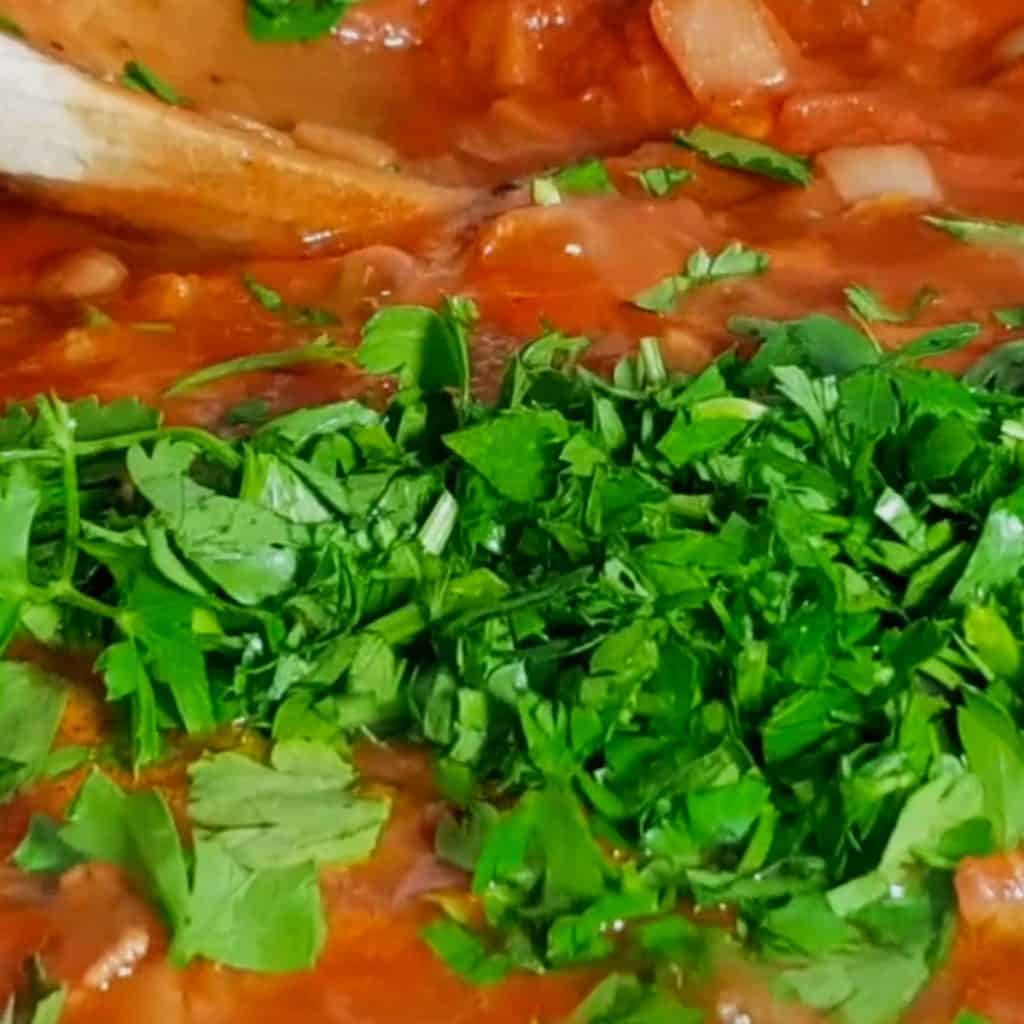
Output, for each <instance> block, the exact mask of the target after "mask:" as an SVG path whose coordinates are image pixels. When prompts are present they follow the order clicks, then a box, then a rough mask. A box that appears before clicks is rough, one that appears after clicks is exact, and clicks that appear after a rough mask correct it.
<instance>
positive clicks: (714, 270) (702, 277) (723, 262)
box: [632, 242, 769, 313]
mask: <svg viewBox="0 0 1024 1024" xmlns="http://www.w3.org/2000/svg"><path fill="white" fill-rule="evenodd" d="M768 265H769V260H768V257H767V256H766V255H765V254H764V253H762V252H758V251H757V250H755V249H747V248H746V247H745V246H744V245H743V244H742V243H741V242H733V243H732V244H731V245H728V246H726V248H724V249H723V250H722V251H721V252H720V253H718V254H717V255H716V256H711V255H710V254H709V253H708V252H707V251H706V250H705V249H698V250H697V251H696V252H695V253H693V255H691V256H690V258H689V260H688V261H687V263H686V267H685V268H684V269H683V271H682V273H680V274H671V275H669V276H668V277H665V278H663V279H662V280H661V281H659V282H658V283H657V284H656V285H654V287H653V288H649V289H647V290H646V291H643V292H640V294H639V295H635V296H634V297H633V299H632V303H633V305H634V306H636V307H637V308H638V309H643V310H646V311H647V312H650V313H674V312H675V311H676V309H677V308H678V306H679V301H680V299H682V297H683V296H684V295H685V294H686V293H687V292H689V291H692V290H693V289H694V288H700V287H702V286H704V285H710V284H716V283H718V282H719V281H726V280H729V279H730V278H735V277H752V276H754V275H757V274H763V273H764V272H765V271H766V270H767V269H768Z"/></svg>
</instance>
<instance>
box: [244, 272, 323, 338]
mask: <svg viewBox="0 0 1024 1024" xmlns="http://www.w3.org/2000/svg"><path fill="white" fill-rule="evenodd" d="M242 283H243V284H244V285H245V288H246V291H248V292H249V294H250V295H251V296H252V297H253V298H254V299H255V300H256V301H257V302H258V303H259V304H260V305H261V306H262V307H263V308H264V309H265V310H267V311H268V312H270V313H277V314H278V315H279V316H282V317H284V319H285V320H287V321H288V322H289V323H291V324H295V325H296V326H297V327H304V326H311V327H331V326H333V325H334V324H337V323H338V318H337V317H336V316H335V315H334V314H333V313H332V312H331V311H330V310H329V309H319V308H317V307H316V306H293V305H292V304H291V303H289V302H285V300H284V299H283V298H282V297H281V295H280V293H279V292H276V291H274V289H273V288H269V287H267V285H265V284H261V283H260V282H259V281H257V280H256V278H255V277H253V276H252V274H243V275H242Z"/></svg>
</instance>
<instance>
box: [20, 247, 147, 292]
mask: <svg viewBox="0 0 1024 1024" xmlns="http://www.w3.org/2000/svg"><path fill="white" fill-rule="evenodd" d="M126 280H128V268H127V267H126V266H125V265H124V264H123V263H122V262H121V261H120V260H119V259H118V258H117V257H116V256H115V255H114V254H113V253H112V252H106V251H105V250H103V249H81V250H79V251H77V252H72V253H68V254H66V255H64V256H61V257H60V258H59V259H57V260H56V261H55V262H54V263H52V264H51V265H50V266H49V268H47V270H46V271H45V272H44V273H43V275H42V276H41V277H40V279H39V282H38V284H37V289H38V292H39V294H40V295H41V296H42V297H44V298H47V299H93V298H97V297H98V296H100V295H109V294H111V293H113V292H116V291H117V290H118V289H119V288H120V287H121V286H122V285H123V284H124V283H125V281H126Z"/></svg>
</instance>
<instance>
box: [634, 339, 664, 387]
mask: <svg viewBox="0 0 1024 1024" xmlns="http://www.w3.org/2000/svg"><path fill="white" fill-rule="evenodd" d="M640 361H641V364H642V365H643V368H644V375H645V377H646V380H647V383H648V384H653V385H655V386H657V387H660V386H661V385H662V384H664V383H665V382H666V381H667V380H668V370H667V369H666V367H665V360H664V358H663V357H662V354H661V345H660V344H659V342H658V339H657V338H641V339H640Z"/></svg>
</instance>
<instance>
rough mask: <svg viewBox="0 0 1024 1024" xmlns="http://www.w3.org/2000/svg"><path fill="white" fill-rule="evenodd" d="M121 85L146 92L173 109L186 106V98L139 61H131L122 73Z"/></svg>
mask: <svg viewBox="0 0 1024 1024" xmlns="http://www.w3.org/2000/svg"><path fill="white" fill-rule="evenodd" d="M121 84H122V85H124V86H127V87H128V88H129V89H135V90H136V91H137V92H146V93H149V95H150V96H155V97H156V98H157V99H158V100H161V101H162V102H164V103H167V104H169V105H170V106H172V107H183V106H185V105H186V102H185V99H184V97H182V96H181V94H180V93H178V91H177V90H176V89H175V88H174V87H173V86H172V85H171V84H170V83H168V82H166V81H165V80H164V79H163V78H161V77H160V76H159V75H158V74H157V73H156V72H155V71H154V70H153V69H152V68H148V67H146V65H145V64H143V63H141V62H140V61H137V60H131V61H129V62H128V63H127V64H125V66H124V71H122V72H121Z"/></svg>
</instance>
